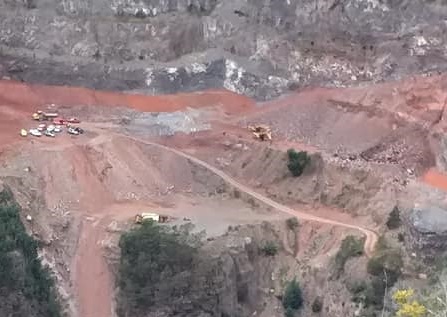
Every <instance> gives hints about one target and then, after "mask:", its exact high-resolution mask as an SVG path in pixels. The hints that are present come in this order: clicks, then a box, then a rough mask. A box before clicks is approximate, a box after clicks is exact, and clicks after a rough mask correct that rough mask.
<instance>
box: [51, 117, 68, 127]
mask: <svg viewBox="0 0 447 317" xmlns="http://www.w3.org/2000/svg"><path fill="white" fill-rule="evenodd" d="M66 123H67V120H65V119H62V118H54V119H53V124H56V125H64V124H66Z"/></svg>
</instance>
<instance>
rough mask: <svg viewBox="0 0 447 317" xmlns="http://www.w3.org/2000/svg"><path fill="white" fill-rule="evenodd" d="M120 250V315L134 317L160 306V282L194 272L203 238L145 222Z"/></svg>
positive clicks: (183, 229)
mask: <svg viewBox="0 0 447 317" xmlns="http://www.w3.org/2000/svg"><path fill="white" fill-rule="evenodd" d="M119 246H120V248H121V259H120V264H119V273H118V286H119V289H120V293H119V297H118V313H119V314H120V315H125V313H124V312H127V313H128V314H131V315H132V314H135V313H136V312H139V311H144V310H145V309H147V308H149V307H151V306H152V305H153V304H154V303H155V302H156V299H157V296H158V295H159V293H160V285H161V283H160V282H167V281H168V280H169V279H171V278H173V277H174V276H176V275H177V274H180V273H182V272H187V271H191V270H192V267H193V264H194V261H195V258H196V255H197V250H198V248H199V246H200V237H199V236H198V235H194V234H191V233H190V229H188V228H186V227H180V229H177V228H175V227H174V228H171V227H168V226H161V225H158V224H156V223H155V222H153V221H144V222H143V224H142V225H141V226H139V227H136V228H134V229H133V230H131V231H129V232H127V233H124V234H123V235H122V236H121V239H120V243H119ZM173 291H175V290H173Z"/></svg>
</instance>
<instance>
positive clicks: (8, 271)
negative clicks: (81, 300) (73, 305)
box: [0, 189, 61, 317]
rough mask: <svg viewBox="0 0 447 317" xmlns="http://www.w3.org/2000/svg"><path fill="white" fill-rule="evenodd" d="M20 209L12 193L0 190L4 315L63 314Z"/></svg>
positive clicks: (54, 316)
mask: <svg viewBox="0 0 447 317" xmlns="http://www.w3.org/2000/svg"><path fill="white" fill-rule="evenodd" d="M19 211H20V207H19V206H18V205H17V203H15V202H14V200H13V196H12V193H11V192H10V191H9V190H6V189H5V190H4V191H2V192H0V316H14V317H21V316H23V317H59V316H61V312H60V311H61V310H60V306H59V304H58V301H57V296H56V292H55V291H54V284H53V281H52V279H51V277H50V274H49V272H48V271H47V270H46V269H44V268H43V267H42V265H41V263H40V261H39V259H38V255H37V243H36V241H34V240H33V239H32V238H31V237H30V236H28V235H27V233H26V231H25V227H24V226H23V224H22V222H21V221H20V217H19Z"/></svg>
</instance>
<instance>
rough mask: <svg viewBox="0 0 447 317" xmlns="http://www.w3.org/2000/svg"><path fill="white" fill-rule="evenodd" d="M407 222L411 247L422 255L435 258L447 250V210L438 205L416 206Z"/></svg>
mask: <svg viewBox="0 0 447 317" xmlns="http://www.w3.org/2000/svg"><path fill="white" fill-rule="evenodd" d="M406 222H407V226H406V229H407V233H408V234H407V237H408V239H409V241H408V242H409V244H410V247H411V248H412V249H413V250H415V251H416V252H418V253H419V255H420V256H422V257H424V258H426V259H428V260H434V259H435V257H436V256H439V255H440V254H443V253H445V252H446V251H447V240H446V238H447V210H446V209H443V208H440V207H436V206H427V205H426V206H417V207H415V208H414V209H413V210H412V211H411V213H410V215H409V217H408V219H407V220H406Z"/></svg>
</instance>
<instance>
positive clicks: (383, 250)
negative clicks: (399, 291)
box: [350, 237, 403, 310]
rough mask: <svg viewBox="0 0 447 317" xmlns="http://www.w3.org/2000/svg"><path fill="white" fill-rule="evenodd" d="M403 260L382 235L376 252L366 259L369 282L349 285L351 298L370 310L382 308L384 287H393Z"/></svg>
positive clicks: (400, 272) (399, 273) (400, 270)
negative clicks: (369, 275) (369, 276)
mask: <svg viewBox="0 0 447 317" xmlns="http://www.w3.org/2000/svg"><path fill="white" fill-rule="evenodd" d="M402 266H403V260H402V257H401V254H400V252H399V251H398V250H394V249H390V248H389V247H388V245H387V243H386V241H385V239H384V238H383V237H381V238H380V239H379V241H378V243H377V246H376V254H375V255H374V256H373V257H372V258H370V259H369V260H368V264H367V271H368V273H369V274H371V279H370V282H369V283H366V282H360V283H357V284H354V285H352V286H351V287H350V291H351V293H352V294H353V298H352V300H353V301H354V302H357V303H360V302H361V303H363V304H364V306H365V307H370V310H377V309H382V307H383V297H384V295H385V289H386V288H387V287H388V288H391V287H393V285H394V284H395V283H396V282H397V280H398V279H399V277H400V275H401V274H402Z"/></svg>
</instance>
